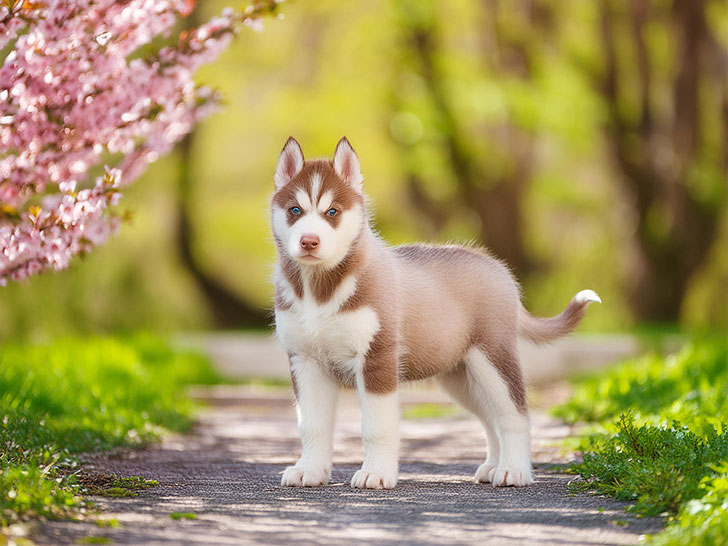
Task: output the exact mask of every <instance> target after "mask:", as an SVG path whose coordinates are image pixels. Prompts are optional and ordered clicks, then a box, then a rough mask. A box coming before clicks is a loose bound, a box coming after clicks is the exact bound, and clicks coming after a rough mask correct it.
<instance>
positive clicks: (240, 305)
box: [176, 130, 270, 328]
mask: <svg viewBox="0 0 728 546" xmlns="http://www.w3.org/2000/svg"><path fill="white" fill-rule="evenodd" d="M194 138H195V131H194V130H193V131H192V132H191V133H190V134H188V135H187V136H185V137H184V139H182V141H181V142H180V143H179V145H178V151H179V153H180V156H181V157H180V160H179V161H180V163H179V176H178V185H177V189H178V194H177V231H176V239H177V248H178V249H179V254H180V258H181V260H182V264H183V265H184V267H185V269H186V270H187V272H188V273H190V275H191V276H192V278H193V279H194V281H195V284H197V287H198V288H199V290H200V292H201V293H202V295H203V296H204V298H205V303H206V304H207V307H208V309H209V310H210V314H211V315H212V318H213V321H214V324H215V327H217V328H251V327H253V328H257V327H265V326H266V325H267V324H269V323H270V314H269V312H268V311H267V310H265V309H261V308H259V307H257V306H254V305H251V304H250V303H248V302H246V301H245V300H243V299H242V298H241V297H240V296H238V295H237V294H235V293H234V292H233V291H232V290H230V289H229V288H227V287H226V286H224V285H223V284H222V283H220V281H218V280H217V279H215V278H214V277H213V276H212V275H210V274H209V273H207V272H206V271H205V270H204V268H203V267H202V266H201V265H200V264H199V263H198V262H197V260H196V258H195V254H194V250H193V233H192V231H193V228H192V219H191V211H190V209H191V207H190V205H191V203H192V199H193V198H192V179H191V170H192V169H191V166H192V165H191V164H192V157H193V155H192V149H193V147H194Z"/></svg>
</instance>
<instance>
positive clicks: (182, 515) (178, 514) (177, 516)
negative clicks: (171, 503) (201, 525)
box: [169, 512, 197, 520]
mask: <svg viewBox="0 0 728 546" xmlns="http://www.w3.org/2000/svg"><path fill="white" fill-rule="evenodd" d="M169 517H170V518H172V519H174V520H180V519H197V515H196V514H194V513H193V512H172V513H171V514H170V515H169Z"/></svg>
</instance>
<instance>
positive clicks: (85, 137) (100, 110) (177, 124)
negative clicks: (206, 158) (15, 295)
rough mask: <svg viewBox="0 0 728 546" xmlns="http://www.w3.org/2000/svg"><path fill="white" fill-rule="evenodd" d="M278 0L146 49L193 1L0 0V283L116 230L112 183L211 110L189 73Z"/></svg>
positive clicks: (58, 264)
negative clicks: (95, 173) (100, 170)
mask: <svg viewBox="0 0 728 546" xmlns="http://www.w3.org/2000/svg"><path fill="white" fill-rule="evenodd" d="M280 1H282V0H255V1H254V2H253V4H252V5H251V6H249V7H248V8H247V9H246V10H245V11H243V12H235V11H233V10H231V9H229V8H226V9H225V10H224V11H223V13H222V15H221V16H219V17H215V18H213V19H212V20H210V21H209V22H207V23H205V24H203V25H201V26H200V27H198V28H195V29H192V30H188V31H185V32H182V33H181V34H180V35H179V36H177V38H176V39H173V40H166V42H167V43H169V44H170V45H166V46H164V47H162V48H161V49H158V50H149V51H148V50H147V49H146V48H145V49H141V48H142V47H143V46H147V48H148V47H149V44H150V42H152V40H154V39H155V38H157V37H158V36H160V35H161V36H163V37H165V38H167V37H168V36H169V35H170V33H171V31H172V27H173V26H174V24H175V22H176V21H177V20H178V18H179V17H183V16H186V15H188V14H189V13H190V12H191V10H192V8H193V7H194V4H195V1H194V0H44V1H43V2H35V1H27V0H0V50H3V49H4V48H8V46H11V47H10V48H8V49H9V52H8V53H7V55H6V56H5V58H4V59H1V58H0V63H1V64H0V285H4V284H6V283H7V281H8V280H22V279H24V278H26V277H28V276H31V275H35V274H37V273H39V272H41V271H44V270H47V269H56V270H59V269H63V268H65V267H67V266H68V264H69V262H70V260H71V258H72V257H73V256H75V255H77V254H81V253H85V252H89V251H90V250H91V249H92V248H93V247H95V246H96V245H99V244H101V243H102V242H103V241H104V240H105V239H106V238H107V237H108V236H109V234H110V233H112V232H113V231H114V230H115V229H116V228H117V226H118V225H119V223H120V220H121V218H120V215H119V214H118V213H117V212H116V211H115V210H114V207H115V206H116V205H117V204H118V202H119V199H120V198H121V193H120V189H121V188H122V186H123V185H126V184H129V183H131V182H132V181H133V180H134V179H136V178H137V177H138V176H139V175H141V174H142V173H143V172H144V170H145V169H146V167H147V165H148V164H149V163H152V162H154V161H156V160H157V159H158V158H159V157H160V156H161V155H163V154H165V153H167V152H169V151H170V150H171V149H172V147H173V146H174V144H175V143H176V142H177V141H179V140H180V139H181V138H182V137H183V136H184V135H186V134H187V133H189V132H190V131H191V130H192V128H193V127H194V125H195V123H197V122H198V121H199V120H200V119H201V118H203V117H204V116H206V115H208V114H210V113H211V112H212V111H213V110H214V109H215V107H216V105H217V102H218V95H217V93H215V92H213V91H211V90H209V89H207V88H204V87H199V86H197V85H196V84H195V83H194V80H193V76H194V73H195V71H196V70H197V69H198V68H199V67H200V66H201V65H203V64H205V63H208V62H210V61H212V60H214V59H215V58H216V57H217V56H218V55H219V54H220V53H221V52H222V51H223V50H224V49H225V48H226V47H227V46H228V44H229V43H230V40H231V39H232V37H233V36H234V34H235V33H236V32H237V30H238V29H239V28H241V27H242V26H249V27H251V28H254V29H258V28H259V18H260V17H261V16H263V15H265V14H268V13H272V12H274V11H275V10H276V7H277V4H278V3H279V2H280ZM140 52H143V54H142V53H140ZM115 154H121V156H122V159H121V161H120V162H119V163H118V164H117V165H116V167H115V168H113V169H111V168H108V167H107V168H106V170H105V173H104V174H103V175H102V176H99V177H97V178H96V179H95V181H90V180H89V176H88V175H89V171H90V170H91V169H93V168H95V167H97V166H98V165H99V164H100V163H104V162H107V161H109V160H110V157H111V156H113V155H115Z"/></svg>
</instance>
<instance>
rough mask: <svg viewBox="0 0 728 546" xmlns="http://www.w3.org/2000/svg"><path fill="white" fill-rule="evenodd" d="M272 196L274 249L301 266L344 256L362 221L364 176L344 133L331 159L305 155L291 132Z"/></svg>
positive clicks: (332, 261)
mask: <svg viewBox="0 0 728 546" xmlns="http://www.w3.org/2000/svg"><path fill="white" fill-rule="evenodd" d="M274 180H275V193H274V194H273V199H272V202H271V209H272V211H271V217H272V224H273V235H274V237H275V239H276V243H277V245H278V251H279V252H280V253H281V254H285V255H287V256H288V257H290V258H291V259H292V260H293V261H294V262H296V263H297V264H299V265H300V266H321V267H324V268H329V267H333V266H335V265H336V264H337V263H339V262H340V261H341V260H343V259H344V258H345V257H346V255H347V254H348V253H349V250H350V248H351V246H352V245H353V244H354V242H355V241H356V240H357V238H358V237H359V235H360V233H361V230H362V229H363V226H364V224H365V212H364V197H363V195H362V193H361V185H362V181H363V177H362V175H361V171H360V169H359V159H358V158H357V155H356V153H355V152H354V149H353V148H352V147H351V144H349V141H348V140H347V139H346V137H344V138H342V139H341V140H340V141H339V143H338V144H337V145H336V151H335V152H334V159H333V161H328V160H315V161H305V160H304V158H303V152H302V151H301V146H300V145H299V144H298V142H297V141H296V139H294V138H293V137H291V138H289V139H288V141H287V142H286V145H285V146H284V147H283V151H281V155H280V157H279V159H278V166H277V167H276V174H275V177H274Z"/></svg>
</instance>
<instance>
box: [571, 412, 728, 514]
mask: <svg viewBox="0 0 728 546" xmlns="http://www.w3.org/2000/svg"><path fill="white" fill-rule="evenodd" d="M585 448H586V449H585V452H584V461H583V462H581V463H578V464H575V465H573V466H572V467H571V470H572V471H573V472H577V473H579V474H580V475H581V476H582V477H583V478H584V480H585V481H584V482H583V487H587V488H589V489H594V490H596V491H598V492H599V493H603V494H607V495H611V496H613V497H615V498H617V499H621V500H627V501H632V502H633V503H634V504H633V505H632V507H631V508H630V510H631V511H634V512H637V513H639V514H645V515H649V516H656V515H659V514H662V513H663V512H670V513H676V512H677V511H678V510H679V509H680V507H681V506H682V505H683V504H685V503H686V502H687V501H689V500H692V499H695V498H698V497H701V496H702V495H703V494H704V491H703V490H702V489H701V486H700V483H701V480H703V479H704V478H706V477H709V476H711V475H712V474H713V473H714V470H713V467H714V465H716V464H718V463H720V462H721V461H724V460H728V430H724V431H723V432H722V433H720V434H719V433H718V432H717V431H716V430H715V429H712V428H711V429H710V430H709V431H706V432H705V433H704V434H703V435H701V436H698V435H696V434H694V433H693V432H691V431H690V429H688V428H687V427H685V426H682V425H680V424H679V423H677V422H674V423H673V424H672V425H670V426H657V427H656V426H652V425H641V426H638V425H636V424H635V422H634V417H633V416H631V415H623V416H621V417H620V419H619V421H618V423H617V433H616V435H613V436H612V435H595V436H593V437H591V438H590V439H589V440H588V443H587V445H586V446H585ZM577 483H578V482H577Z"/></svg>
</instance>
